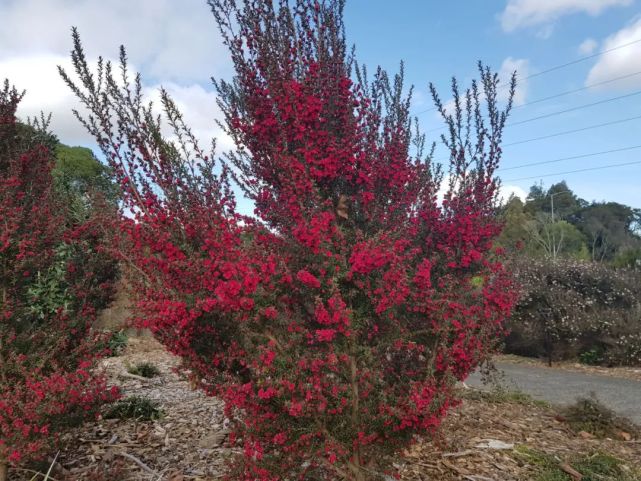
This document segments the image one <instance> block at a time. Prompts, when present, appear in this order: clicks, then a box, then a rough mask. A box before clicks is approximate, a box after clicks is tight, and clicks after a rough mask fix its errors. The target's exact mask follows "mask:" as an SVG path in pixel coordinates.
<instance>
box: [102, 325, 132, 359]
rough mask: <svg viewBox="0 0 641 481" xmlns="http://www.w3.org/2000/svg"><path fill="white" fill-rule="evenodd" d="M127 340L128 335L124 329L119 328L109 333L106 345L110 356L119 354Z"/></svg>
mask: <svg viewBox="0 0 641 481" xmlns="http://www.w3.org/2000/svg"><path fill="white" fill-rule="evenodd" d="M128 342H129V337H128V336H127V333H126V332H125V330H124V329H121V330H119V331H115V332H113V333H112V334H111V337H110V338H109V341H108V342H107V347H108V348H109V352H110V353H111V355H112V356H119V355H121V354H122V353H123V352H124V350H125V348H126V347H127V343H128Z"/></svg>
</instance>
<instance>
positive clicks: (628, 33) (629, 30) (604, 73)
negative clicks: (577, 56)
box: [585, 18, 641, 89]
mask: <svg viewBox="0 0 641 481" xmlns="http://www.w3.org/2000/svg"><path fill="white" fill-rule="evenodd" d="M639 38H641V18H639V19H637V20H636V21H635V22H633V23H631V24H629V25H628V26H626V27H624V28H622V29H621V30H619V31H618V32H616V33H615V34H613V35H611V36H610V37H608V38H607V39H605V41H604V42H603V44H602V47H601V48H602V51H603V50H610V49H612V48H615V47H618V46H621V45H625V44H628V43H630V42H633V41H635V40H637V39H639ZM640 70H641V43H635V44H632V45H629V46H627V47H625V48H620V49H618V50H614V51H613V52H609V53H608V54H607V55H602V56H601V57H599V61H598V62H597V63H596V64H595V65H594V67H592V69H591V70H590V72H589V73H588V76H587V78H586V80H585V84H586V85H590V84H594V83H598V82H603V81H606V80H610V79H612V78H615V77H622V76H624V75H630V74H633V73H635V72H638V71H640ZM640 86H641V76H639V75H634V76H631V77H628V78H626V79H622V80H620V81H617V82H615V83H611V84H608V85H607V86H603V87H602V88H608V89H612V88H616V89H630V88H639V87H640ZM595 88H598V87H595Z"/></svg>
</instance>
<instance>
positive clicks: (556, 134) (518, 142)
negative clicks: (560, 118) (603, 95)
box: [503, 115, 641, 147]
mask: <svg viewBox="0 0 641 481" xmlns="http://www.w3.org/2000/svg"><path fill="white" fill-rule="evenodd" d="M638 119H641V115H637V116H636V117H628V118H626V119H620V120H613V121H611V122H604V123H602V124H595V125H588V126H587V127H581V128H579V129H572V130H564V131H562V132H556V133H554V134H549V135H542V136H541V137H533V138H531V139H524V140H518V141H516V142H510V143H509V144H503V147H510V146H512V145H519V144H526V143H528V142H535V141H537V140H544V139H551V138H552V137H559V136H561V135H568V134H574V133H577V132H584V131H586V130H592V129H598V128H600V127H607V126H608V125H616V124H622V123H624V122H630V121H632V120H638Z"/></svg>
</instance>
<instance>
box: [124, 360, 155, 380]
mask: <svg viewBox="0 0 641 481" xmlns="http://www.w3.org/2000/svg"><path fill="white" fill-rule="evenodd" d="M127 371H128V372H129V373H130V374H135V375H136V376H142V377H146V378H152V377H156V376H160V369H158V368H157V367H156V366H155V365H154V364H152V363H150V362H139V363H138V364H136V365H134V366H129V367H127Z"/></svg>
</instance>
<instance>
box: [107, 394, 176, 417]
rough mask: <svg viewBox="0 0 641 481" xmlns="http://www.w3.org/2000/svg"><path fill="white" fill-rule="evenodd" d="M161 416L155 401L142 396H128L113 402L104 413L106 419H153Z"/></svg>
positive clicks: (161, 413)
mask: <svg viewBox="0 0 641 481" xmlns="http://www.w3.org/2000/svg"><path fill="white" fill-rule="evenodd" d="M162 416H163V412H162V409H160V407H159V405H158V403H157V402H156V401H152V400H151V399H149V398H146V397H142V396H129V397H127V398H125V399H121V400H120V401H118V402H116V403H114V404H113V405H112V406H111V407H110V408H109V410H108V411H107V412H106V414H105V418H106V419H137V420H139V421H154V420H156V419H160V418H161V417H162Z"/></svg>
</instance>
